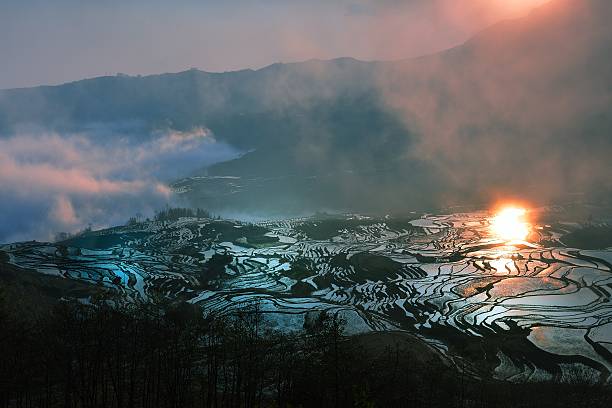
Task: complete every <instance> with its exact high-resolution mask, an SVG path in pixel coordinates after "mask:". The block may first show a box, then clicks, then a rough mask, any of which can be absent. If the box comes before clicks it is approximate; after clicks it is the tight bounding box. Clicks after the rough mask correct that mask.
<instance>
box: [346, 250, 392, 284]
mask: <svg viewBox="0 0 612 408" xmlns="http://www.w3.org/2000/svg"><path fill="white" fill-rule="evenodd" d="M349 262H350V264H351V265H352V266H353V267H354V269H355V273H356V278H357V279H356V280H357V281H359V282H365V281H366V280H373V281H377V280H383V279H385V278H387V277H389V276H394V275H395V274H396V273H397V272H398V271H399V270H400V269H401V268H402V264H401V263H399V262H396V261H394V260H392V259H390V258H387V257H386V256H382V255H373V254H370V253H367V252H360V253H358V254H355V255H353V256H352V257H351V258H350V259H349Z"/></svg>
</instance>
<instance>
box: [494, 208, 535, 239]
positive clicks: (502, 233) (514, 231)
mask: <svg viewBox="0 0 612 408" xmlns="http://www.w3.org/2000/svg"><path fill="white" fill-rule="evenodd" d="M526 213H527V210H525V209H524V208H520V207H506V208H503V209H502V210H500V211H499V212H498V213H497V214H496V215H495V217H493V218H492V219H491V232H492V233H493V235H495V236H497V237H498V238H500V239H503V240H506V241H512V240H521V241H523V240H525V238H527V235H529V223H527V221H525V214H526Z"/></svg>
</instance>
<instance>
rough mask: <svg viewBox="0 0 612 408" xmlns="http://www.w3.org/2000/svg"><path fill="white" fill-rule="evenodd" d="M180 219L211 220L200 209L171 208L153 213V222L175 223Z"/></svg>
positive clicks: (207, 212)
mask: <svg viewBox="0 0 612 408" xmlns="http://www.w3.org/2000/svg"><path fill="white" fill-rule="evenodd" d="M182 217H196V218H211V214H210V212H209V211H208V210H203V209H201V208H173V207H167V208H165V209H163V210H160V211H157V212H156V213H155V217H154V219H155V221H176V220H178V219H179V218H182Z"/></svg>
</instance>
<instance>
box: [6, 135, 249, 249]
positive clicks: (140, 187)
mask: <svg viewBox="0 0 612 408" xmlns="http://www.w3.org/2000/svg"><path fill="white" fill-rule="evenodd" d="M94 139H95V138H93V137H91V136H90V135H87V134H71V135H60V134H57V133H46V132H42V133H29V134H18V135H16V136H13V137H10V138H6V139H0V196H2V198H3V199H2V201H1V202H0V242H2V241H4V242H6V241H12V240H19V239H31V238H36V239H43V240H48V239H52V238H53V236H54V234H55V233H57V232H59V231H65V232H75V231H77V230H79V229H81V228H83V227H84V226H87V225H90V224H91V225H93V226H94V227H102V226H109V225H116V224H120V223H123V222H125V220H126V219H127V218H129V217H130V216H132V215H134V214H136V213H142V214H152V213H153V211H154V210H156V209H159V208H161V207H162V206H164V205H166V204H167V203H170V202H171V201H172V200H173V199H174V198H173V196H172V192H171V190H170V188H169V187H168V186H167V185H166V184H165V182H166V181H168V180H171V179H172V178H173V177H174V176H175V175H177V173H179V174H180V173H183V172H188V171H193V170H195V169H197V168H199V167H202V166H205V165H208V164H211V163H213V162H216V161H219V160H224V159H228V158H232V157H235V155H236V154H237V152H236V151H235V150H233V149H232V148H230V147H229V146H227V145H224V144H222V143H217V142H216V141H215V139H214V137H213V136H212V134H211V133H210V131H209V130H207V129H204V128H197V129H194V130H193V131H191V132H178V131H173V130H168V131H164V132H156V133H154V134H152V135H150V136H149V138H148V140H146V141H143V142H139V143H134V142H130V141H129V140H124V139H120V140H117V141H116V142H115V143H113V144H111V145H106V144H100V143H96V142H95V141H94Z"/></svg>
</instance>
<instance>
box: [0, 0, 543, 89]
mask: <svg viewBox="0 0 612 408" xmlns="http://www.w3.org/2000/svg"><path fill="white" fill-rule="evenodd" d="M544 2H546V0H404V1H402V0H336V1H334V0H250V1H249V0H219V1H213V0H165V1H164V0H53V1H49V0H0V61H1V63H0V88H12V87H22V86H32V85H38V84H56V83H62V82H67V81H72V80H77V79H82V78H86V77H93V76H99V75H109V74H111V75H113V74H115V73H118V72H122V73H127V74H150V73H161V72H175V71H181V70H185V69H188V68H191V67H196V68H199V69H202V70H206V71H226V70H236V69H242V68H259V67H262V66H265V65H268V64H271V63H274V62H289V61H299V60H306V59H310V58H322V59H327V58H335V57H340V56H350V57H355V58H358V59H364V60H373V59H386V60H388V59H401V58H406V57H411V56H416V55H422V54H426V53H431V52H435V51H438V50H441V49H445V48H448V47H451V46H454V45H456V44H459V43H461V42H463V41H464V40H465V39H466V38H468V37H469V36H470V34H473V33H474V32H476V31H478V30H480V29H482V28H483V27H486V26H487V25H489V24H492V23H494V22H496V21H498V20H500V19H504V18H510V17H514V16H517V15H520V14H522V13H525V12H527V11H528V10H529V9H530V8H532V7H534V6H536V5H538V4H542V3H544Z"/></svg>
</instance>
